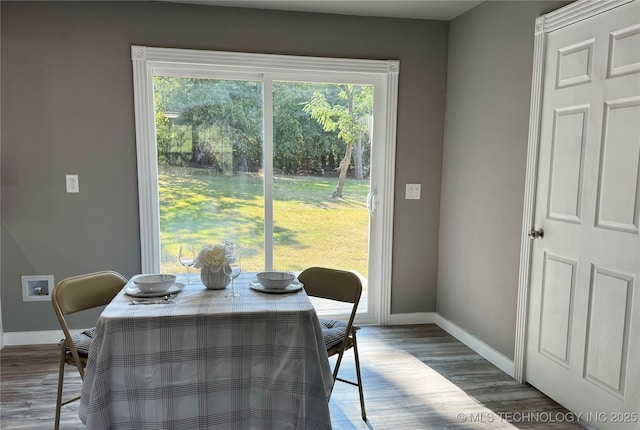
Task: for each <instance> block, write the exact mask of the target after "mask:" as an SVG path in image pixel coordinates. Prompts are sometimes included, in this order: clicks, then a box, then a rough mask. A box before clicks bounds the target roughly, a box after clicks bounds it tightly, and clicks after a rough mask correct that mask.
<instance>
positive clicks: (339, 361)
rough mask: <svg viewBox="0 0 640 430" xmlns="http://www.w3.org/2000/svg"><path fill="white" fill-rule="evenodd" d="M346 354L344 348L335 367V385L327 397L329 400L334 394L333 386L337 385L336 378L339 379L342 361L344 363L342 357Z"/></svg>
mask: <svg viewBox="0 0 640 430" xmlns="http://www.w3.org/2000/svg"><path fill="white" fill-rule="evenodd" d="M343 356H344V349H343V350H342V351H340V353H339V354H338V360H337V361H336V367H334V368H333V386H332V387H331V391H330V392H329V396H328V397H327V401H329V400H331V394H333V387H335V386H336V380H337V379H338V370H340V363H342V357H343Z"/></svg>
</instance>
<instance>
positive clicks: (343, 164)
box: [333, 143, 353, 198]
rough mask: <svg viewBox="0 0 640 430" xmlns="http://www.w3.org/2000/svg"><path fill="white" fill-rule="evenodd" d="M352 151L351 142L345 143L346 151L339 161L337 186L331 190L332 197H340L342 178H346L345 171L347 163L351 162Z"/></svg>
mask: <svg viewBox="0 0 640 430" xmlns="http://www.w3.org/2000/svg"><path fill="white" fill-rule="evenodd" d="M352 151H353V143H347V152H346V154H344V158H343V159H342V161H341V162H340V166H339V167H338V169H339V170H340V177H339V178H338V188H336V190H335V191H334V192H333V198H342V188H343V187H344V180H345V179H346V178H347V171H348V170H349V164H351V152H352Z"/></svg>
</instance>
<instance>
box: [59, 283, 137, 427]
mask: <svg viewBox="0 0 640 430" xmlns="http://www.w3.org/2000/svg"><path fill="white" fill-rule="evenodd" d="M126 283H127V279H126V278H125V277H124V276H122V275H120V274H119V273H116V272H112V271H103V272H95V273H88V274H85V275H79V276H74V277H71V278H66V279H63V280H62V281H60V282H58V283H57V284H56V286H55V288H54V289H53V292H52V293H51V302H52V304H53V310H54V311H55V313H56V317H58V322H59V323H60V328H62V332H63V333H64V339H62V340H61V341H60V369H59V373H58V396H57V398H56V418H55V429H56V430H58V429H59V428H60V408H61V407H62V406H63V405H66V404H67V403H71V402H73V401H75V400H78V399H79V398H80V397H75V398H73V399H69V400H66V401H64V402H63V401H62V387H63V384H64V367H65V364H71V365H73V366H75V367H77V369H78V372H80V377H81V378H83V379H84V368H85V366H86V364H87V356H88V355H89V346H90V345H91V338H92V337H93V329H89V330H86V331H84V332H82V333H80V334H77V335H74V336H72V335H71V333H70V331H69V327H68V325H67V322H66V320H65V316H66V315H69V314H72V313H75V312H79V311H83V310H86V309H91V308H95V307H98V306H102V305H106V304H108V303H109V302H110V301H111V300H112V299H113V298H114V297H115V296H116V294H118V292H119V291H120V290H121V289H122V288H123V287H124V286H125V284H126Z"/></svg>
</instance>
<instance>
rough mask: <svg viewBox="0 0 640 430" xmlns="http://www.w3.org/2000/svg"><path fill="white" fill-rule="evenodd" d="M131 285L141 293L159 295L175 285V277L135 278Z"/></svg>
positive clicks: (146, 276) (162, 275)
mask: <svg viewBox="0 0 640 430" xmlns="http://www.w3.org/2000/svg"><path fill="white" fill-rule="evenodd" d="M133 283H134V284H136V287H138V289H139V290H140V291H142V292H143V293H159V292H162V291H167V290H168V289H169V288H170V287H171V286H172V285H173V284H175V283H176V275H165V274H156V275H142V276H138V277H137V278H135V279H134V280H133Z"/></svg>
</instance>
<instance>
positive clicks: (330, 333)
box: [298, 267, 367, 421]
mask: <svg viewBox="0 0 640 430" xmlns="http://www.w3.org/2000/svg"><path fill="white" fill-rule="evenodd" d="M298 279H299V280H300V282H302V283H303V284H304V289H305V291H306V292H307V295H309V296H311V297H320V298H324V299H330V300H337V301H340V302H345V303H351V304H352V305H353V306H352V308H351V314H350V315H349V320H348V321H347V322H346V323H345V322H344V321H335V320H326V319H322V318H320V326H321V328H322V335H323V338H324V341H325V345H326V346H327V354H328V355H329V357H332V356H334V355H338V359H337V361H336V365H335V367H334V369H333V382H334V385H335V381H341V382H346V383H347V384H351V385H354V386H356V387H358V393H359V395H360V410H361V412H362V419H363V420H365V421H366V420H367V413H366V411H365V407H364V395H363V392H362V376H361V375H360V358H359V357H358V343H357V339H356V331H357V330H358V327H355V326H354V325H353V320H354V318H355V316H356V310H357V308H358V303H359V302H360V295H361V294H362V283H361V282H360V278H358V276H357V275H356V274H354V273H352V272H348V271H345V270H337V269H329V268H324V267H310V268H308V269H306V270H304V271H303V272H302V273H300V275H299V276H298ZM351 348H353V355H354V359H355V364H356V377H357V382H353V381H349V380H346V379H342V378H339V377H338V370H339V369H340V363H342V357H343V354H344V352H345V351H346V350H348V349H351ZM332 390H333V387H332Z"/></svg>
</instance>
